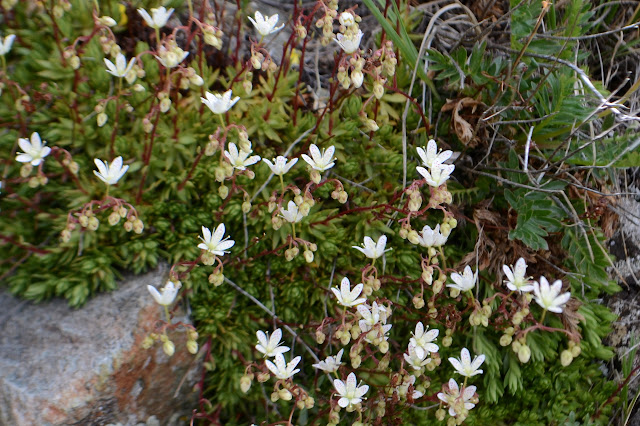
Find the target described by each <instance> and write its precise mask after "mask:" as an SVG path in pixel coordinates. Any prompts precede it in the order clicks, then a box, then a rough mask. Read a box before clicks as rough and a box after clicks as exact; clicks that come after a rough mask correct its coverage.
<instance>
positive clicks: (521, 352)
mask: <svg viewBox="0 0 640 426" xmlns="http://www.w3.org/2000/svg"><path fill="white" fill-rule="evenodd" d="M518 359H519V360H520V362H521V363H523V364H526V363H527V362H529V359H531V349H529V346H527V345H522V346H520V349H518Z"/></svg>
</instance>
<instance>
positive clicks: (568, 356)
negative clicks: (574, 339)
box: [560, 349, 573, 367]
mask: <svg viewBox="0 0 640 426" xmlns="http://www.w3.org/2000/svg"><path fill="white" fill-rule="evenodd" d="M572 361H573V354H572V353H571V351H570V350H568V349H565V350H564V351H562V352H560V364H562V366H563V367H566V366H568V365H569V364H571V362H572Z"/></svg>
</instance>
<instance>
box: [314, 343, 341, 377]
mask: <svg viewBox="0 0 640 426" xmlns="http://www.w3.org/2000/svg"><path fill="white" fill-rule="evenodd" d="M343 352H344V349H340V351H338V354H337V355H336V356H328V357H327V359H325V360H324V361H320V362H319V363H318V364H313V365H312V366H313V367H315V368H317V369H319V370H322V371H324V372H325V373H333V372H335V371H338V369H339V368H340V366H341V365H342V364H343V362H340V360H341V359H342V353H343Z"/></svg>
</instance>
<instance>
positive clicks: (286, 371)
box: [264, 354, 302, 380]
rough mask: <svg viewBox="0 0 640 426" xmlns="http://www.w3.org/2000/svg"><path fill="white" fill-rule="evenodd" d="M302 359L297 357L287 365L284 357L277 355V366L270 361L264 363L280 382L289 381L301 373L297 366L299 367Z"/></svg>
mask: <svg viewBox="0 0 640 426" xmlns="http://www.w3.org/2000/svg"><path fill="white" fill-rule="evenodd" d="M301 359H302V357H300V356H297V357H295V358H294V359H292V360H291V361H290V362H289V363H288V364H287V363H286V361H285V360H284V355H282V354H277V355H276V357H275V359H274V361H275V364H274V363H273V362H271V361H269V360H266V361H265V362H264V363H265V365H266V366H267V368H268V369H269V370H270V371H271V372H272V373H273V375H274V376H276V378H278V379H280V380H287V379H288V378H290V377H292V376H293V375H294V374H296V373H297V372H298V371H300V369H299V368H296V365H298V363H299V362H300V360H301ZM294 368H295V370H294Z"/></svg>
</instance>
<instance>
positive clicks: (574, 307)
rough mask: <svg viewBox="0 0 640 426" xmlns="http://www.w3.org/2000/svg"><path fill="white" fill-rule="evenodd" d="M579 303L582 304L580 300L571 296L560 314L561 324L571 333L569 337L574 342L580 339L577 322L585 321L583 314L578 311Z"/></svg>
mask: <svg viewBox="0 0 640 426" xmlns="http://www.w3.org/2000/svg"><path fill="white" fill-rule="evenodd" d="M580 305H582V302H580V301H579V300H578V299H576V298H573V297H572V298H571V299H569V301H568V302H567V304H566V305H565V306H564V310H563V311H562V314H561V318H562V324H563V325H564V328H565V330H567V331H568V332H569V333H571V337H570V338H571V340H573V341H574V342H578V341H579V340H580V331H579V330H578V324H579V323H580V322H581V321H585V318H584V316H582V314H580V313H578V308H580Z"/></svg>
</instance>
